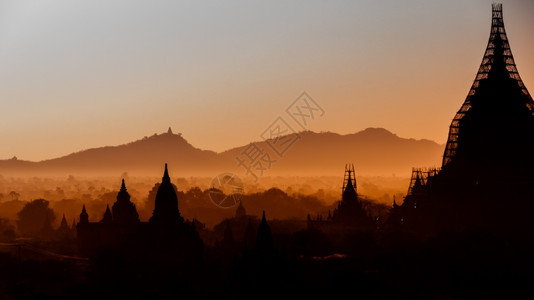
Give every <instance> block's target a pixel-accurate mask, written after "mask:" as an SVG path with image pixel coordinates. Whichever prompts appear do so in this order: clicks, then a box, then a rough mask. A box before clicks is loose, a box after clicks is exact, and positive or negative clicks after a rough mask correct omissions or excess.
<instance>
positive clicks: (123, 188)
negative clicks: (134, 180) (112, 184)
mask: <svg viewBox="0 0 534 300" xmlns="http://www.w3.org/2000/svg"><path fill="white" fill-rule="evenodd" d="M120 191H121V192H126V185H125V184H124V178H123V179H122V184H121V190H120Z"/></svg>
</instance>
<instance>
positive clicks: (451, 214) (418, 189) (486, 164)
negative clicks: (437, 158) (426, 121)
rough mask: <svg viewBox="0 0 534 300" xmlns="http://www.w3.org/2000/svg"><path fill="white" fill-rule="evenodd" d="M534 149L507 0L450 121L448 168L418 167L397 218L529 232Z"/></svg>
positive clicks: (406, 222) (429, 230)
mask: <svg viewBox="0 0 534 300" xmlns="http://www.w3.org/2000/svg"><path fill="white" fill-rule="evenodd" d="M532 153H534V102H533V100H532V98H531V96H530V94H529V92H528V91H527V89H526V87H525V85H524V84H523V82H522V80H521V77H520V76H519V73H518V71H517V68H516V65H515V62H514V58H513V56H512V51H511V49H510V44H509V42H508V38H507V36H506V31H505V29H504V23H503V14H502V5H501V4H493V6H492V25H491V31H490V37H489V42H488V45H487V48H486V51H485V53H484V57H483V59H482V63H481V65H480V68H479V70H478V73H477V75H476V77H475V80H474V83H473V85H472V87H471V89H470V90H469V93H468V95H467V98H466V100H465V102H464V103H463V105H462V106H461V108H460V110H459V111H458V112H457V113H456V115H455V117H454V119H453V121H452V123H451V125H450V129H449V137H448V141H447V145H446V148H445V152H444V155H443V164H442V167H441V170H438V169H430V170H422V169H414V171H413V175H412V182H411V184H410V188H409V191H408V195H407V197H406V198H405V200H404V203H403V204H402V206H401V207H400V209H398V210H397V212H396V213H395V214H396V215H397V217H396V218H394V219H393V220H390V223H391V221H393V222H395V223H397V225H402V226H403V227H404V228H406V229H408V230H411V231H415V232H418V233H424V234H433V233H435V232H439V231H443V230H453V231H457V230H458V231H461V230H465V229H472V230H484V231H487V230H489V231H491V232H503V233H506V234H508V233H510V232H516V233H526V234H529V235H530V234H532V232H531V229H532V223H533V221H532V217H531V215H532V208H534V206H533V204H532V203H533V201H532V191H534V156H533V155H532ZM414 176H415V178H414Z"/></svg>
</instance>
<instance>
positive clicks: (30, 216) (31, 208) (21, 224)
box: [17, 199, 56, 236]
mask: <svg viewBox="0 0 534 300" xmlns="http://www.w3.org/2000/svg"><path fill="white" fill-rule="evenodd" d="M49 204H50V203H49V202H48V201H47V200H45V199H37V200H33V201H31V202H28V203H26V205H24V207H23V208H22V210H21V211H20V212H19V213H18V214H17V215H18V218H19V219H18V221H17V226H18V230H19V232H20V233H21V234H23V235H29V236H36V235H37V234H39V232H40V231H41V229H43V226H44V225H45V224H46V223H47V221H48V222H50V223H53V222H54V220H55V219H56V215H55V213H54V211H53V210H52V209H51V208H49V207H48V205H49Z"/></svg>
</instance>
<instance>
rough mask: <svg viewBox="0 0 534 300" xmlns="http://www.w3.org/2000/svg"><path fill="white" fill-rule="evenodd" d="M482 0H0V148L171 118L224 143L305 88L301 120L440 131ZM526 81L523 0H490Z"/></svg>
mask: <svg viewBox="0 0 534 300" xmlns="http://www.w3.org/2000/svg"><path fill="white" fill-rule="evenodd" d="M491 3H492V0H474V1H465V0H454V1H429V0H420V1H415V0H406V1H397V0H390V1H371V0H369V1H310V0H306V1H224V3H223V1H180V2H179V1H131V0H130V1H110V0H105V1H100V0H91V1H84V2H82V1H71V0H65V1H45V0H39V1H37V0H36V1H21V0H16V1H1V0H0V99H1V100H0V124H1V125H0V138H1V140H2V144H1V145H2V147H0V158H2V159H3V158H10V157H12V156H14V155H16V156H17V157H18V158H19V159H27V160H41V159H46V158H53V157H57V156H61V155H65V154H68V153H71V152H74V151H79V150H83V149H87V148H92V147H99V146H104V145H117V144H122V143H126V142H130V141H133V140H136V139H139V138H142V137H143V136H150V135H152V134H154V133H161V132H164V131H166V130H167V128H168V127H169V126H171V127H172V128H173V130H174V132H181V133H182V134H183V136H184V137H185V138H186V139H187V140H188V141H189V142H190V143H192V144H193V145H195V146H197V147H200V148H202V149H211V150H215V151H222V150H225V149H228V148H231V147H234V146H240V145H243V144H246V143H248V142H250V141H253V140H259V139H260V137H259V135H260V134H261V133H262V132H263V131H264V130H265V129H266V128H267V127H268V126H269V125H270V124H271V123H272V122H273V121H274V120H275V119H276V117H278V116H280V115H283V114H284V110H285V109H286V107H287V106H288V105H290V104H291V102H292V101H293V100H294V99H295V98H296V97H297V96H299V94H300V93H301V92H302V91H306V92H308V93H309V94H310V95H311V96H312V97H313V98H314V99H315V100H316V101H317V102H318V103H319V104H320V105H321V106H322V108H323V109H324V110H325V115H324V117H323V118H321V119H319V120H316V121H313V122H312V123H311V124H310V126H309V129H311V130H314V131H334V132H338V133H342V134H345V133H353V132H357V131H360V130H362V129H365V128H367V127H384V128H386V129H389V130H390V131H393V132H394V133H396V134H398V135H399V136H401V137H413V138H418V139H420V138H426V139H432V140H435V141H437V142H439V143H445V142H446V137H447V133H448V126H449V123H450V121H451V119H452V118H453V116H454V114H455V113H456V111H457V110H458V108H459V107H460V105H461V104H462V102H463V101H464V99H465V96H466V95H467V92H468V90H469V88H470V86H471V84H472V81H473V79H474V76H475V74H476V71H477V69H478V66H479V64H480V61H481V60H482V56H483V53H484V50H485V47H486V43H487V39H488V37H489V30H490V22H491ZM503 5H504V21H505V26H506V29H507V33H508V37H509V39H510V44H511V47H512V51H513V54H514V57H515V60H516V63H517V65H518V69H519V73H520V74H521V76H522V78H523V81H524V82H525V84H526V85H527V88H530V91H531V93H534V54H533V53H534V35H533V32H534V18H533V17H532V16H534V1H531V0H523V1H520V0H515V1H513V0H510V1H503Z"/></svg>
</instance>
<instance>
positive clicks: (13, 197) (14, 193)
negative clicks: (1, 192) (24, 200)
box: [9, 191, 20, 201]
mask: <svg viewBox="0 0 534 300" xmlns="http://www.w3.org/2000/svg"><path fill="white" fill-rule="evenodd" d="M9 196H11V200H13V201H14V200H19V197H20V194H19V193H17V192H15V191H11V192H9Z"/></svg>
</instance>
